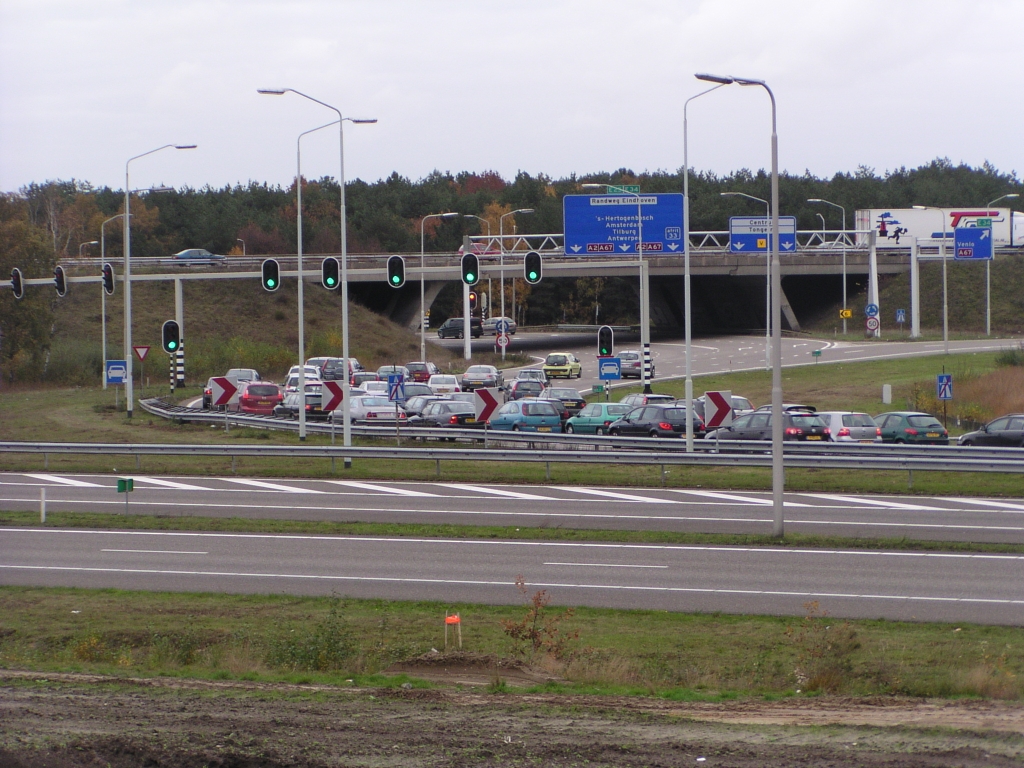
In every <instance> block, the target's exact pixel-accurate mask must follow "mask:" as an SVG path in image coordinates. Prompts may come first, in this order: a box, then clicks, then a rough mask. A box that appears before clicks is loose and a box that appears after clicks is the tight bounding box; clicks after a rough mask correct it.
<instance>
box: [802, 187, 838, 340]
mask: <svg viewBox="0 0 1024 768" xmlns="http://www.w3.org/2000/svg"><path fill="white" fill-rule="evenodd" d="M807 202H808V203H824V204H825V205H831V206H832V207H833V208H838V209H839V210H840V211H842V212H843V309H846V209H845V208H844V207H843V206H841V205H839V204H838V203H832V202H829V201H828V200H823V199H822V198H820V197H810V198H808V199H807ZM818 215H819V216H820V215H821V214H820V213H819V214H818ZM822 228H823V229H824V227H822ZM843 334H844V335H845V334H846V316H845V315H844V316H843Z"/></svg>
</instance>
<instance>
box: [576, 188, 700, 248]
mask: <svg viewBox="0 0 1024 768" xmlns="http://www.w3.org/2000/svg"><path fill="white" fill-rule="evenodd" d="M638 210H639V211H640V212H641V213H642V215H643V225H642V227H640V228H642V229H643V238H644V244H643V252H644V253H645V254H653V255H655V256H659V255H662V254H666V253H682V252H683V196H682V195H680V194H679V193H677V192H671V193H663V194H657V195H640V196H639V197H634V196H632V195H566V196H565V197H564V198H562V218H563V223H564V226H565V255H566V256H584V255H591V256H593V255H595V254H607V255H609V256H614V255H616V254H618V255H620V256H621V255H622V254H635V253H636V252H637V241H638V240H639V235H638V231H637V230H638V227H637V220H638V217H637V212H638Z"/></svg>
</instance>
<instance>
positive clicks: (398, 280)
mask: <svg viewBox="0 0 1024 768" xmlns="http://www.w3.org/2000/svg"><path fill="white" fill-rule="evenodd" d="M391 282H392V283H394V284H395V285H398V284H399V283H400V282H402V278H400V277H399V276H398V275H392V277H391Z"/></svg>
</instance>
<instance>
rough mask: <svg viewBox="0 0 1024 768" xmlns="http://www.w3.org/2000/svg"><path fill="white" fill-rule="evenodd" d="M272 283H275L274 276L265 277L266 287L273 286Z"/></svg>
mask: <svg viewBox="0 0 1024 768" xmlns="http://www.w3.org/2000/svg"><path fill="white" fill-rule="evenodd" d="M274 284H275V283H274V278H272V277H268V278H267V287H268V288H273V287H274Z"/></svg>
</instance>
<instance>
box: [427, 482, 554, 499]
mask: <svg viewBox="0 0 1024 768" xmlns="http://www.w3.org/2000/svg"><path fill="white" fill-rule="evenodd" d="M443 485H444V487H445V488H454V489H455V490H457V491H470V492H471V493H490V494H493V495H495V496H504V497H505V498H508V499H528V500H533V501H564V499H556V498H553V497H551V496H538V495H536V494H533V493H521V492H520V491H506V490H503V489H501V488H485V487H483V486H481V485H465V484H463V483H443Z"/></svg>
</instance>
